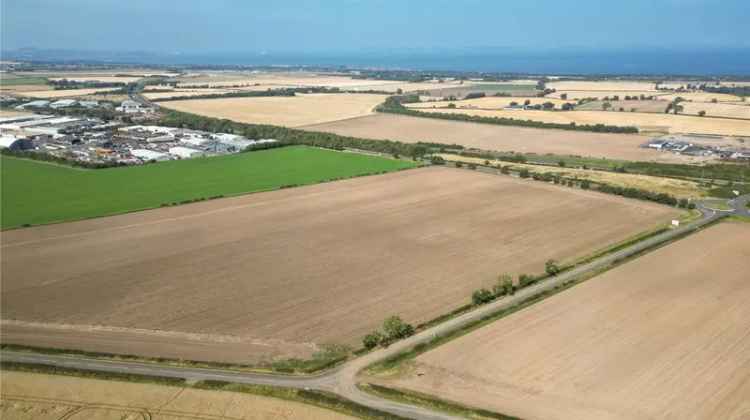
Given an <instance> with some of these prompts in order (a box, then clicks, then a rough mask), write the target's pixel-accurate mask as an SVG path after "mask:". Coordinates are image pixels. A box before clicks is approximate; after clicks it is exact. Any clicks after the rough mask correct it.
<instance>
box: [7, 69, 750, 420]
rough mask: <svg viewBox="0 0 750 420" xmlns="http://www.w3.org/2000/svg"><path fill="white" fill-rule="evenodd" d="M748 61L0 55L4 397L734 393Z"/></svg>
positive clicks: (744, 352)
mask: <svg viewBox="0 0 750 420" xmlns="http://www.w3.org/2000/svg"><path fill="white" fill-rule="evenodd" d="M748 97H750V78H748V77H745V76H736V77H729V76H712V75H700V76H698V75H695V76H665V75H596V76H593V75H585V74H565V73H560V74H550V73H544V74H537V73H503V72H475V71H437V70H435V71H428V70H414V69H408V70H406V69H387V68H380V67H377V68H375V67H368V66H351V67H345V66H344V67H342V66H330V67H326V66H302V65H295V66H286V65H285V66H267V65H263V66H261V65H243V66H238V65H231V66H230V65H226V66H223V65H219V64H216V65H156V64H153V63H149V64H143V63H131V64H129V63H126V62H123V63H116V64H113V63H102V62H74V61H55V60H50V61H39V60H32V59H29V60H24V59H13V60H8V59H3V61H0V177H1V178H0V187H1V189H0V191H1V203H0V227H1V228H2V231H1V238H2V239H1V241H0V246H1V251H2V252H1V253H0V264H1V266H0V268H1V277H2V282H1V283H0V368H1V370H0V417H2V418H3V419H50V420H52V419H54V420H57V419H84V418H85V419H102V420H105V419H178V418H191V419H205V420H209V419H219V418H231V419H277V418H278V419H282V418H284V419H307V418H313V419H329V418H330V419H348V418H366V419H406V418H413V419H451V418H472V419H485V418H486V419H642V418H653V419H662V418H664V419H686V418H691V419H743V418H747V416H748V415H750V414H749V413H750V335H748V331H750V305H748V301H750V101H748Z"/></svg>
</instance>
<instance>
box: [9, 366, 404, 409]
mask: <svg viewBox="0 0 750 420" xmlns="http://www.w3.org/2000/svg"><path fill="white" fill-rule="evenodd" d="M0 369H2V370H13V371H21V372H31V373H42V374H48V375H65V376H75V377H79V378H89V379H102V380H112V381H121V382H136V383H150V384H156V385H165V386H179V387H183V388H195V389H204V390H214V391H226V392H241V393H246V394H254V395H260V396H263V397H270V398H277V399H282V400H287V401H294V402H299V403H303V404H308V405H313V406H316V407H320V408H324V409H327V410H332V411H336V412H339V413H342V414H346V415H350V416H355V417H359V418H363V419H368V420H403V419H404V417H399V416H395V415H392V414H389V413H386V412H383V411H379V410H376V409H372V408H369V407H366V406H363V405H360V404H357V403H355V402H353V401H349V400H347V399H344V398H341V397H339V396H337V395H335V394H333V393H330V392H324V391H316V390H303V389H294V388H283V387H276V386H268V385H244V384H235V383H230V382H223V381H199V382H196V383H194V384H189V383H188V382H187V381H185V379H182V378H169V377H159V376H147V375H137V374H126V373H111V372H100V371H91V370H85V369H73V368H62V367H55V366H48V365H41V364H31V363H14V362H0Z"/></svg>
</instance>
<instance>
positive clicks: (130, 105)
mask: <svg viewBox="0 0 750 420" xmlns="http://www.w3.org/2000/svg"><path fill="white" fill-rule="evenodd" d="M115 110H116V111H118V112H124V113H126V114H133V113H138V112H141V104H139V103H138V102H136V101H133V100H130V99H126V100H124V101H122V103H120V106H118V107H117V108H115Z"/></svg>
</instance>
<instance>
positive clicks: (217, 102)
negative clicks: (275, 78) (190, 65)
mask: <svg viewBox="0 0 750 420" xmlns="http://www.w3.org/2000/svg"><path fill="white" fill-rule="evenodd" d="M385 98H386V96H385V95H374V94H367V93H362V94H348V93H339V94H327V93H324V94H310V95H302V94H297V95H295V96H273V97H258V98H220V99H188V100H184V101H172V102H167V103H164V104H163V106H164V107H165V108H169V109H174V110H177V111H182V112H189V113H193V114H198V115H204V116H207V117H214V118H226V119H230V120H233V121H237V122H243V123H254V124H272V125H281V126H285V127H299V126H303V125H310V124H320V123H324V122H330V121H337V120H344V119H347V118H353V117H360V116H363V115H369V114H372V113H373V108H375V107H376V106H377V105H379V104H381V103H383V101H384V100H385Z"/></svg>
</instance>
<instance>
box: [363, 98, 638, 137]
mask: <svg viewBox="0 0 750 420" xmlns="http://www.w3.org/2000/svg"><path fill="white" fill-rule="evenodd" d="M400 98H403V97H395V96H392V97H389V98H388V99H386V101H385V102H384V103H383V104H382V105H380V106H378V107H377V111H379V112H388V113H392V114H402V115H409V116H414V117H424V118H437V119H443V120H454V121H465V122H476V123H482V124H496V125H511V126H522V127H533V128H555V129H560V130H573V131H593V132H597V133H638V128H637V127H621V126H614V125H605V124H594V125H589V124H583V125H579V124H576V123H574V122H572V123H570V124H559V123H545V122H540V121H532V120H519V119H515V118H505V117H485V116H477V115H467V114H460V113H439V112H426V111H416V110H413V109H410V108H407V107H404V106H402V104H404V103H407V102H404V101H403V100H402V99H400ZM417 99H418V97H417ZM529 103H530V102H529ZM527 105H528V104H527ZM539 108H540V109H541V105H540V106H539Z"/></svg>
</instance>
